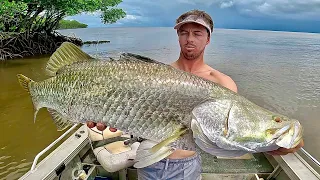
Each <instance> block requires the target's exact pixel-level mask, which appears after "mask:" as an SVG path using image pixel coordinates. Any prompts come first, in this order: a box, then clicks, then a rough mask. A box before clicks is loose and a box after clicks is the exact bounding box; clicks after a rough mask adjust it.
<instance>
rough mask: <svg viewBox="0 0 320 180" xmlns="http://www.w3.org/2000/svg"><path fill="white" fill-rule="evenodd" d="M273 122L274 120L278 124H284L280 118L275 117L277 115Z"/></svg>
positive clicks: (273, 117)
mask: <svg viewBox="0 0 320 180" xmlns="http://www.w3.org/2000/svg"><path fill="white" fill-rule="evenodd" d="M272 120H274V121H275V122H277V123H281V122H282V119H281V118H280V117H279V116H275V115H273V116H272Z"/></svg>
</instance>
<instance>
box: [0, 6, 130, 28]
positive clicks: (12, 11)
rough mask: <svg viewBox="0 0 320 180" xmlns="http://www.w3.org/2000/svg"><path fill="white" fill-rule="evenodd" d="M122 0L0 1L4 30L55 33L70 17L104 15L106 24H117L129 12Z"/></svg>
mask: <svg viewBox="0 0 320 180" xmlns="http://www.w3.org/2000/svg"><path fill="white" fill-rule="evenodd" d="M121 2H122V0H16V1H14V0H0V31H7V32H24V31H35V32H41V31H45V32H52V31H53V30H54V29H57V28H58V26H59V22H60V20H62V19H63V18H64V17H66V16H72V15H76V14H79V13H82V12H96V11H100V12H101V14H102V15H101V19H102V22H103V23H114V22H116V21H117V20H118V19H120V18H123V17H125V15H126V13H125V12H124V11H123V10H122V9H119V8H116V6H117V5H118V4H119V3H121Z"/></svg>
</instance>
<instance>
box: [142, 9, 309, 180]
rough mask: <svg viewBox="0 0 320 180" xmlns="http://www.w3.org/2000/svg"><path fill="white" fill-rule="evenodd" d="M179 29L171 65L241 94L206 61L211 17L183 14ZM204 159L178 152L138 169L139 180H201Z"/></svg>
mask: <svg viewBox="0 0 320 180" xmlns="http://www.w3.org/2000/svg"><path fill="white" fill-rule="evenodd" d="M174 28H175V29H177V34H178V37H179V44H180V48H181V49H180V56H179V59H178V60H177V61H175V62H173V63H172V64H171V65H172V66H173V67H175V68H177V69H180V70H183V71H187V72H190V73H193V74H195V75H197V76H200V77H202V78H205V79H208V80H211V81H213V82H216V83H218V84H220V85H222V86H224V87H226V88H229V89H230V90H232V91H234V92H237V85H236V84H235V82H234V81H233V80H232V79H231V78H230V77H229V76H227V75H225V74H223V73H221V72H219V71H217V70H215V69H213V68H211V67H210V66H208V65H207V64H205V62H204V57H203V56H204V50H205V47H206V45H208V44H209V43H210V37H211V32H212V30H213V21H212V19H211V17H210V16H209V15H208V14H207V13H205V12H203V11H199V10H193V11H189V12H186V13H184V14H182V15H181V16H180V17H179V18H178V19H177V20H176V25H175V27H174ZM302 146H303V141H301V143H300V144H299V145H298V146H297V147H296V148H293V149H285V148H280V149H278V150H276V151H273V152H269V154H272V155H285V154H288V153H293V152H295V151H297V150H298V149H299V148H300V147H302ZM200 176H201V160H200V157H199V155H198V154H197V153H196V152H195V151H187V150H180V149H178V150H176V151H175V152H173V153H172V154H171V155H170V156H168V157H167V158H166V159H163V160H161V161H159V162H157V163H154V164H153V165H150V166H148V167H145V168H142V169H138V177H139V179H143V180H145V179H184V180H186V179H188V180H189V179H190V180H196V179H200Z"/></svg>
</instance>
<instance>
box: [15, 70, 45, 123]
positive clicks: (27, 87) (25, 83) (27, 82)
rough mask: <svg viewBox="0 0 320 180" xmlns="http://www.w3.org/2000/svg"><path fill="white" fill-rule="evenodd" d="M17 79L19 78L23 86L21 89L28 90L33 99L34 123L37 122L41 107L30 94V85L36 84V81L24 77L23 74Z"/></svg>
mask: <svg viewBox="0 0 320 180" xmlns="http://www.w3.org/2000/svg"><path fill="white" fill-rule="evenodd" d="M17 77H18V81H19V83H20V85H21V87H22V88H23V89H24V90H26V91H27V92H28V93H29V94H30V97H31V101H32V103H33V107H34V120H33V121H34V122H35V121H36V117H37V114H38V111H39V109H40V108H41V107H38V105H37V103H35V101H34V100H33V99H32V96H31V93H30V85H31V84H32V83H34V82H35V81H33V80H32V79H30V78H28V77H26V76H24V75H22V74H17Z"/></svg>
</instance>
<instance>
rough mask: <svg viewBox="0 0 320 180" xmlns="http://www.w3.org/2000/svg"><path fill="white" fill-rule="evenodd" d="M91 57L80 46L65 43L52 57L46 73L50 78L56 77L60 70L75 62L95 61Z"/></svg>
mask: <svg viewBox="0 0 320 180" xmlns="http://www.w3.org/2000/svg"><path fill="white" fill-rule="evenodd" d="M93 59H94V58H92V57H91V56H89V55H88V54H87V53H85V52H83V51H82V50H81V49H80V48H79V47H78V46H76V45H75V44H73V43H70V42H64V43H62V44H61V45H60V47H59V48H58V49H57V50H56V51H55V52H54V53H53V54H52V55H51V57H50V59H49V61H48V63H47V66H46V72H47V74H48V75H50V76H55V75H56V74H57V72H58V70H59V69H61V68H62V67H64V66H67V65H69V64H72V63H75V62H82V61H89V60H93Z"/></svg>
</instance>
